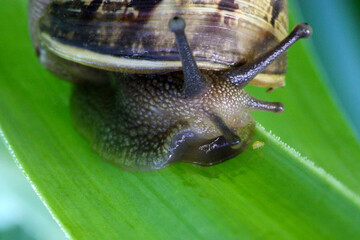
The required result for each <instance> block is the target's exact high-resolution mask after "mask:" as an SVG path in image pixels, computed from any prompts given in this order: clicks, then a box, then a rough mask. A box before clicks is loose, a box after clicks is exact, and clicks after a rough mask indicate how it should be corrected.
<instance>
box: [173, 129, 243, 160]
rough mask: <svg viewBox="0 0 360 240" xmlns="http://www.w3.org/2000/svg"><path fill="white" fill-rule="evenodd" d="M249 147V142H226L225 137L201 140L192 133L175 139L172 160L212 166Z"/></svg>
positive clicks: (239, 140)
mask: <svg viewBox="0 0 360 240" xmlns="http://www.w3.org/2000/svg"><path fill="white" fill-rule="evenodd" d="M247 146H248V141H242V140H241V139H238V140H236V141H233V142H229V141H228V140H226V138H225V137H224V136H218V137H215V138H213V139H201V138H199V137H196V136H195V135H194V134H192V133H184V134H182V135H181V137H179V136H178V137H175V138H174V139H173V145H172V148H171V149H170V153H171V154H170V155H171V158H172V160H173V161H174V162H175V161H182V162H187V163H193V164H198V165H202V166H212V165H215V164H218V163H222V162H224V161H226V160H229V159H231V158H233V157H235V156H237V155H238V154H240V153H241V152H243V151H244V150H245V149H246V148H247Z"/></svg>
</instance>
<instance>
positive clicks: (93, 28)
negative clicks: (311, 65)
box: [29, 0, 288, 87]
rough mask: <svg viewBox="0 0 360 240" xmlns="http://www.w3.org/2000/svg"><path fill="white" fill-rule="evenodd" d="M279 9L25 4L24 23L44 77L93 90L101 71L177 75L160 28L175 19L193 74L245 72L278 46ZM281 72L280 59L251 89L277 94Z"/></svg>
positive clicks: (178, 1) (67, 0) (223, 0)
mask: <svg viewBox="0 0 360 240" xmlns="http://www.w3.org/2000/svg"><path fill="white" fill-rule="evenodd" d="M286 5H287V2H286V0H256V1H255V0H246V1H244V0H242V1H240V0H146V1H144V0H142V1H140V0H30V4H29V16H30V30H31V35H32V39H33V42H34V45H35V47H36V49H37V50H38V54H39V56H40V57H42V61H43V63H44V65H45V66H46V67H47V68H48V69H49V70H50V71H52V72H54V73H55V74H57V75H59V76H61V77H65V78H67V79H69V80H71V81H92V82H96V81H106V79H104V77H100V76H101V75H102V74H103V72H102V71H101V70H106V71H114V72H128V73H158V72H170V71H176V70H179V69H181V62H180V61H179V57H178V50H177V47H176V42H175V39H174V36H173V34H172V33H171V32H170V31H169V29H168V25H167V23H168V21H169V19H171V18H172V17H174V16H181V17H182V18H184V19H185V21H186V22H187V28H186V33H187V37H188V41H189V45H190V48H191V49H192V53H193V55H194V57H195V59H196V62H197V64H198V66H199V68H201V69H205V70H222V69H227V68H229V67H231V66H235V65H236V66H241V65H244V64H246V63H248V62H251V61H252V60H253V59H255V58H256V57H258V56H260V55H262V54H263V53H265V52H266V51H268V50H269V49H271V48H273V47H274V46H276V45H277V44H278V43H279V42H280V41H281V40H282V39H284V38H285V36H286V35H287V30H288V18H287V6H286ZM59 62H61V64H58V63H59ZM59 65H61V66H59ZM285 71H286V55H283V56H281V57H280V58H279V59H277V60H276V61H275V62H274V63H272V64H271V65H270V66H269V67H267V68H266V69H265V70H264V71H263V72H262V73H261V74H259V75H258V76H257V77H256V78H255V79H254V80H253V81H252V84H254V85H258V86H263V87H280V86H283V85H284V76H285ZM89 72H90V73H91V74H89Z"/></svg>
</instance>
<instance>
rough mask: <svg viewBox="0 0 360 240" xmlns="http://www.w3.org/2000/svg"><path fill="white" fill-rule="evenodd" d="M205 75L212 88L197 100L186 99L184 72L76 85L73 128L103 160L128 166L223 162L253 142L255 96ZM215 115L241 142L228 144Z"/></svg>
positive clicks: (130, 167)
mask: <svg viewBox="0 0 360 240" xmlns="http://www.w3.org/2000/svg"><path fill="white" fill-rule="evenodd" d="M203 76H204V78H205V79H206V83H207V86H208V88H207V90H206V91H204V92H203V93H202V94H200V95H198V96H196V97H194V98H183V94H182V92H183V91H182V88H183V81H184V80H183V79H184V76H183V73H182V72H174V73H169V74H162V75H117V76H114V78H115V80H114V83H113V84H111V85H110V84H109V85H103V86H101V87H100V86H93V85H87V86H84V85H78V86H76V88H75V90H74V93H73V96H72V101H71V107H72V114H73V117H74V122H75V126H76V128H77V129H78V130H79V131H80V132H81V133H82V134H83V135H84V136H85V137H86V138H87V139H88V140H89V141H90V142H91V143H92V145H93V148H94V150H95V151H96V152H97V153H98V154H99V155H100V156H101V157H102V158H103V159H105V160H106V161H109V162H112V163H115V164H116V165H118V166H121V167H122V168H124V169H127V170H133V171H135V170H136V171H138V170H141V171H144V170H152V169H160V168H163V167H165V166H167V165H168V164H170V163H174V162H177V161H185V162H191V163H196V164H200V165H213V164H216V163H220V162H223V161H225V160H227V159H229V158H231V157H234V156H236V155H237V154H239V153H240V152H242V151H243V150H244V149H245V148H246V147H247V145H248V144H249V143H250V141H251V138H252V133H253V129H254V125H255V122H254V119H253V117H252V115H251V113H250V111H249V108H250V105H252V103H253V101H254V99H253V98H252V97H251V96H249V95H248V94H247V93H246V92H245V91H244V90H243V89H241V88H239V87H237V86H235V85H234V84H231V83H230V82H227V81H224V79H221V78H219V76H218V75H216V74H215V73H214V72H209V71H206V72H204V71H203ZM212 115H216V116H218V117H219V118H221V119H222V120H223V121H224V123H225V124H226V126H227V127H228V128H229V129H231V131H232V132H234V133H236V135H237V136H240V139H241V140H240V141H239V142H232V143H229V142H227V141H226V139H225V138H224V137H223V133H222V132H221V130H220V129H219V128H218V127H217V126H216V125H215V123H214V121H213V120H212V119H211V116H212Z"/></svg>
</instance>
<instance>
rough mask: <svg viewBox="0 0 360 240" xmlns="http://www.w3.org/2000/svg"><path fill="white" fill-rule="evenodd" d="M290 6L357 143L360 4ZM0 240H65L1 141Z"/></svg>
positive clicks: (337, 0)
mask: <svg viewBox="0 0 360 240" xmlns="http://www.w3.org/2000/svg"><path fill="white" fill-rule="evenodd" d="M290 4H291V6H292V7H293V8H295V9H296V8H299V13H300V12H301V15H302V16H299V17H300V18H302V19H303V20H304V21H306V22H308V23H309V24H310V25H311V26H312V27H313V30H314V34H313V36H312V38H311V40H310V41H308V43H307V44H308V45H309V47H310V48H311V51H312V52H313V53H314V61H316V62H318V63H319V64H318V65H319V66H321V67H322V69H320V71H322V72H323V74H324V76H326V81H327V83H326V84H327V86H328V88H329V90H330V91H331V92H332V94H333V96H334V99H335V101H336V102H337V104H338V106H339V109H341V110H342V111H343V113H344V115H345V117H346V118H347V120H348V122H349V124H350V125H351V127H352V128H353V130H354V133H355V134H356V135H357V137H358V139H360V27H359V23H360V1H359V0H347V1H343V0H317V1H312V0H298V1H296V3H295V1H291V2H290ZM0 41H1V40H0ZM309 87H311V86H309ZM0 239H1V240H3V239H24V240H26V239H39V240H42V239H55V240H56V239H65V235H64V234H63V233H62V231H61V230H60V228H59V227H58V226H57V224H56V223H55V221H54V220H53V219H52V218H51V215H50V213H49V212H48V211H47V210H46V208H45V206H44V205H43V203H42V202H41V201H40V200H39V198H38V197H37V196H36V193H35V192H34V191H33V189H32V187H31V185H30V184H29V183H28V181H27V180H26V178H25V177H24V176H23V174H22V173H21V171H20V170H19V169H18V167H17V166H16V165H15V163H14V162H13V160H12V158H11V155H10V153H9V151H8V149H7V148H6V146H5V144H4V143H3V142H1V141H0Z"/></svg>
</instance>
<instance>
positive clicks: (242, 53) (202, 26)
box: [29, 0, 311, 171]
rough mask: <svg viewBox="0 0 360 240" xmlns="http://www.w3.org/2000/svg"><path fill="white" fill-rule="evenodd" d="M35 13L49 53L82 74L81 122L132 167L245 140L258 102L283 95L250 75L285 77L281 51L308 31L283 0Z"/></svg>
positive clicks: (42, 2) (230, 147)
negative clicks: (268, 93)
mask: <svg viewBox="0 0 360 240" xmlns="http://www.w3.org/2000/svg"><path fill="white" fill-rule="evenodd" d="M260 2H261V3H260ZM29 16H30V29H31V33H32V38H33V42H34V46H35V48H36V49H37V52H38V56H39V59H40V60H41V62H42V63H43V64H44V65H45V67H47V68H48V69H49V70H50V71H52V72H53V73H55V74H56V75H58V76H60V77H62V78H65V79H67V80H70V81H73V82H75V83H76V87H75V90H74V93H73V96H72V100H71V109H72V114H73V118H74V123H75V126H76V128H77V129H78V130H79V131H80V133H81V134H82V135H84V136H85V137H86V138H87V139H88V140H89V141H90V142H91V144H92V146H93V149H94V150H95V152H97V153H98V154H99V155H100V156H101V157H102V158H103V159H104V160H106V161H109V162H112V163H115V164H116V165H118V166H120V167H122V168H124V169H127V170H133V171H137V170H153V169H161V168H163V167H165V166H167V165H169V164H171V163H174V162H177V161H184V162H190V163H195V164H200V165H214V164H217V163H220V162H223V161H225V160H227V159H230V158H232V157H234V156H236V155H237V154H239V153H240V152H242V151H244V150H245V149H246V147H247V146H248V144H249V143H250V141H251V139H252V133H253V130H254V126H255V121H254V119H253V117H252V115H251V111H252V110H264V111H271V112H282V111H283V105H282V104H281V103H271V102H265V101H261V100H258V99H255V98H253V97H252V96H250V95H249V94H247V93H246V92H245V90H244V89H243V87H244V86H246V85H247V84H248V83H249V82H250V81H251V82H252V83H253V84H254V85H258V86H264V87H270V88H275V87H280V86H283V85H284V76H285V70H286V56H285V55H284V54H283V53H284V52H285V51H286V49H288V48H289V47H290V46H291V45H292V44H293V43H294V42H296V41H297V40H298V39H300V38H303V37H308V36H310V34H311V29H310V28H309V27H308V26H307V25H306V24H299V25H297V27H295V29H294V30H293V31H292V32H291V33H290V35H288V36H286V34H287V31H286V29H287V24H288V20H287V14H286V1H282V0H272V1H270V0H269V1H267V0H264V1H256V2H255V1H251V0H249V1H225V0H221V1H220V0H219V1H209V0H203V1H174V0H172V1H170V0H166V1H165V0H164V1H161V0H152V1H150V0H149V1H121V0H119V1H115V0H114V1H109V0H103V1H102V0H92V1H90V0H72V1H70V0H32V1H30V7H29ZM167 23H169V24H167ZM186 25H187V26H186ZM185 26H186V30H185ZM185 31H186V35H185ZM179 55H180V57H179ZM259 73H261V74H259Z"/></svg>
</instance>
